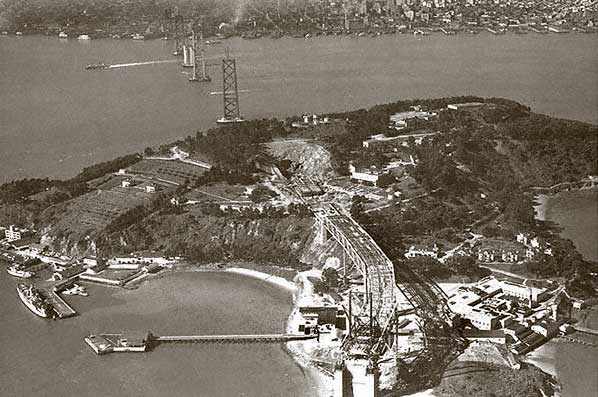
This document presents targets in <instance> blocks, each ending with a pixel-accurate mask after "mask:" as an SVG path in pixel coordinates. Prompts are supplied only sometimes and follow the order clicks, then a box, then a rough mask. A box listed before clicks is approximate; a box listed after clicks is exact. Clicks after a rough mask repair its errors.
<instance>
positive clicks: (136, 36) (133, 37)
mask: <svg viewBox="0 0 598 397" xmlns="http://www.w3.org/2000/svg"><path fill="white" fill-rule="evenodd" d="M131 38H132V39H133V40H145V36H144V35H142V34H139V33H135V34H132V35H131Z"/></svg>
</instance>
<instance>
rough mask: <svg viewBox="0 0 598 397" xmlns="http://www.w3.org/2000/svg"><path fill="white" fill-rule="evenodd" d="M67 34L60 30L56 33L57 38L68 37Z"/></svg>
mask: <svg viewBox="0 0 598 397" xmlns="http://www.w3.org/2000/svg"><path fill="white" fill-rule="evenodd" d="M68 37H69V35H68V34H66V33H64V32H60V33H58V38H59V39H68Z"/></svg>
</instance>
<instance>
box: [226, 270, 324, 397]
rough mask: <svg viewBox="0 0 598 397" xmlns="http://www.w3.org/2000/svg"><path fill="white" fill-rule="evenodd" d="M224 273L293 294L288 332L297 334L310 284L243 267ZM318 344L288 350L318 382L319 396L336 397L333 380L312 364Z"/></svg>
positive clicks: (289, 346) (295, 345) (305, 343)
mask: <svg viewBox="0 0 598 397" xmlns="http://www.w3.org/2000/svg"><path fill="white" fill-rule="evenodd" d="M224 271H226V272H231V273H236V274H240V275H243V276H247V277H253V278H257V279H259V280H262V281H265V282H268V283H271V284H274V285H276V286H278V287H280V288H282V289H285V290H287V291H289V292H290V293H292V294H293V309H292V311H291V314H290V315H289V318H288V321H287V329H286V332H287V333H289V334H294V333H297V329H298V326H299V324H300V323H301V321H302V316H301V314H300V312H299V304H300V302H303V303H305V302H306V301H309V300H311V294H312V291H311V288H310V287H311V284H310V283H308V284H309V285H307V284H304V283H301V285H300V286H298V285H297V284H296V283H295V282H292V281H289V280H287V279H285V278H284V277H280V276H274V275H271V274H268V273H264V272H260V271H257V270H253V269H247V268H242V267H230V268H226V269H224ZM300 276H301V275H298V276H297V277H296V278H295V279H296V280H297V279H298V278H301V279H302V280H305V278H303V277H300ZM317 344H318V343H317V342H315V341H313V340H310V341H297V342H292V343H287V344H286V350H287V351H288V352H289V353H290V354H291V356H292V357H293V358H294V359H295V361H296V362H297V363H298V364H299V365H300V366H301V367H302V368H303V369H304V370H306V371H307V372H308V374H309V376H310V377H311V378H312V379H314V380H315V381H316V384H317V385H318V386H317V388H318V390H316V391H315V392H316V393H317V396H319V397H332V396H333V395H334V394H333V379H332V378H331V377H330V376H327V375H326V374H324V373H322V372H321V371H319V370H318V369H317V368H315V367H314V366H313V365H312V364H311V363H310V361H311V359H310V354H309V352H310V351H311V350H312V349H313V348H315V347H317Z"/></svg>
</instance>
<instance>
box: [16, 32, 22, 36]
mask: <svg viewBox="0 0 598 397" xmlns="http://www.w3.org/2000/svg"><path fill="white" fill-rule="evenodd" d="M15 34H16V35H17V36H22V35H23V32H16V33H15Z"/></svg>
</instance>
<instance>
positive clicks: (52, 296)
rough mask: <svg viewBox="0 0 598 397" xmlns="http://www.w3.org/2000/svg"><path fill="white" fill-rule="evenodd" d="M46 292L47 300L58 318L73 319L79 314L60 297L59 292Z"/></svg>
mask: <svg viewBox="0 0 598 397" xmlns="http://www.w3.org/2000/svg"><path fill="white" fill-rule="evenodd" d="M45 292H46V295H47V297H46V298H47V300H48V303H50V304H51V305H52V307H53V308H54V311H55V312H56V315H57V316H58V318H67V317H72V316H74V315H76V314H77V312H76V311H75V309H73V308H72V307H70V306H69V304H68V303H66V302H65V300H64V299H62V298H61V297H60V295H58V293H57V292H55V291H45Z"/></svg>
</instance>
